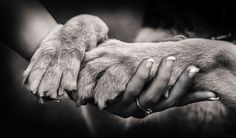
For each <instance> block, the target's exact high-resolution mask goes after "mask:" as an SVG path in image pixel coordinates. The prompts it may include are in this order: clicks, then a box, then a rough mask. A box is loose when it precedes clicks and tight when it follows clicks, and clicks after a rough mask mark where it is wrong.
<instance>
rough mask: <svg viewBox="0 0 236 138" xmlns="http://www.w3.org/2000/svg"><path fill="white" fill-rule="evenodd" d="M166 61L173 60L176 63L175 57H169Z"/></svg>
mask: <svg viewBox="0 0 236 138" xmlns="http://www.w3.org/2000/svg"><path fill="white" fill-rule="evenodd" d="M166 60H172V61H175V60H176V58H175V57H174V56H170V57H168V58H167V59H166Z"/></svg>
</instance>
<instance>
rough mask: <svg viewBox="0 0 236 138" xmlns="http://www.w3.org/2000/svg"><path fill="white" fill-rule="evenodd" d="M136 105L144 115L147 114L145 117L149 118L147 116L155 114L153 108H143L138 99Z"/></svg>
mask: <svg viewBox="0 0 236 138" xmlns="http://www.w3.org/2000/svg"><path fill="white" fill-rule="evenodd" d="M136 104H137V106H138V107H139V109H141V110H142V111H143V112H144V113H145V115H146V116H147V115H150V114H151V113H153V111H152V109H151V108H146V109H145V108H144V107H142V106H141V105H140V103H139V100H138V97H137V98H136Z"/></svg>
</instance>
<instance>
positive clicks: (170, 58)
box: [166, 56, 176, 67]
mask: <svg viewBox="0 0 236 138" xmlns="http://www.w3.org/2000/svg"><path fill="white" fill-rule="evenodd" d="M175 60H176V58H175V57H174V56H170V57H168V58H167V59H166V64H167V66H168V67H172V66H173V64H174V62H175Z"/></svg>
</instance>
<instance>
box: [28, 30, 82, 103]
mask: <svg viewBox="0 0 236 138" xmlns="http://www.w3.org/2000/svg"><path fill="white" fill-rule="evenodd" d="M62 28H63V25H58V26H57V27H55V28H54V29H53V31H52V32H51V33H50V34H48V36H46V37H45V39H44V40H43V41H42V42H41V44H40V46H39V48H38V49H37V50H36V52H35V54H34V55H33V57H32V59H31V61H30V64H29V66H28V67H27V69H26V70H25V72H24V84H25V85H26V86H27V88H28V89H29V90H30V91H31V92H32V93H33V94H37V95H38V96H39V97H49V98H52V99H60V98H61V97H63V96H66V93H65V91H73V90H76V89H77V75H78V72H79V69H80V63H81V60H82V57H83V53H82V52H80V51H79V50H78V49H75V48H66V47H63V45H62V41H61V38H60V34H61V31H62Z"/></svg>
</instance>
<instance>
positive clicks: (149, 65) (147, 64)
mask: <svg viewBox="0 0 236 138" xmlns="http://www.w3.org/2000/svg"><path fill="white" fill-rule="evenodd" d="M153 62H154V59H152V58H149V59H148V60H147V63H146V67H147V68H148V69H149V68H151V67H152V64H153Z"/></svg>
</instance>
